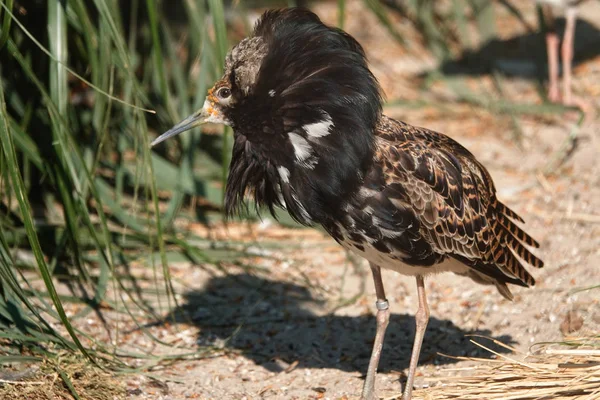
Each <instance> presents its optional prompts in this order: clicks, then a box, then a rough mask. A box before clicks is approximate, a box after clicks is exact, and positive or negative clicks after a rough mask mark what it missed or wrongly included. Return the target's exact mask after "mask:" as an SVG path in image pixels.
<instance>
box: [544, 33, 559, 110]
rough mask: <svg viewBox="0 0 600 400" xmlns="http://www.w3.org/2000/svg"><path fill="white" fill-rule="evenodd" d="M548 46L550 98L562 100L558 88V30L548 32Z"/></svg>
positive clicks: (555, 100) (554, 100)
mask: <svg viewBox="0 0 600 400" xmlns="http://www.w3.org/2000/svg"><path fill="white" fill-rule="evenodd" d="M546 48H547V51H548V80H549V85H548V99H549V100H550V101H552V102H557V101H559V100H560V90H559V88H558V35H557V34H556V31H554V30H553V31H549V32H547V33H546Z"/></svg>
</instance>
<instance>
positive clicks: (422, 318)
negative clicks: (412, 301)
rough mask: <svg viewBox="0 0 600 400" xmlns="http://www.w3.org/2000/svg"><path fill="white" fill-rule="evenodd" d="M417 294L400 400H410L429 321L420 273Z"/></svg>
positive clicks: (423, 283)
mask: <svg viewBox="0 0 600 400" xmlns="http://www.w3.org/2000/svg"><path fill="white" fill-rule="evenodd" d="M417 294H418V297H419V308H418V309H417V313H416V314H415V321H416V323H417V329H416V331H415V342H414V344H413V350H412V355H411V356H410V366H409V368H408V379H407V380H406V389H405V390H404V395H403V396H402V400H410V399H411V398H412V389H413V382H414V380H415V372H416V370H417V364H418V362H419V355H420V354H421V345H422V344H423V336H424V335H425V330H426V329H427V323H428V322H429V306H428V305H427V295H426V294H425V282H424V280H423V276H422V275H417Z"/></svg>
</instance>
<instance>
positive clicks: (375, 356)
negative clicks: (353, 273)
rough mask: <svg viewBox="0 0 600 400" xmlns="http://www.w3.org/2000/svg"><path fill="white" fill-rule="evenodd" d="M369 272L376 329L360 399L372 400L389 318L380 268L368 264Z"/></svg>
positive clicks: (388, 307) (388, 308)
mask: <svg viewBox="0 0 600 400" xmlns="http://www.w3.org/2000/svg"><path fill="white" fill-rule="evenodd" d="M370 266H371V272H372V273H373V281H374V282H375V294H376V295H377V302H376V303H375V305H376V307H377V331H376V333H375V342H374V343H373V351H372V353H371V359H370V360H369V369H368V370H367V378H366V379H365V384H364V386H363V391H362V395H361V397H360V398H361V400H373V399H374V398H375V375H377V366H378V365H379V357H380V356H381V349H382V348H383V338H384V336H385V330H386V328H387V326H388V322H389V320H390V306H389V303H388V301H387V299H386V298H385V291H384V290H383V281H382V280H381V268H379V266H378V265H375V264H373V263H371V264H370Z"/></svg>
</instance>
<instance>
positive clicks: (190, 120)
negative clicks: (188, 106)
mask: <svg viewBox="0 0 600 400" xmlns="http://www.w3.org/2000/svg"><path fill="white" fill-rule="evenodd" d="M207 117H208V115H207V113H206V111H205V110H204V108H202V109H201V110H198V111H197V112H195V113H194V114H192V115H190V116H189V117H187V118H186V119H184V120H183V121H181V122H180V123H178V124H177V125H175V126H174V127H172V128H171V129H169V130H168V131H166V132H165V133H163V134H162V135H160V136H159V137H157V138H156V139H154V140H153V141H152V143H150V147H154V146H156V145H157V144H159V143H161V142H164V141H165V140H167V139H169V138H171V137H173V136H175V135H179V134H180V133H182V132H185V131H189V130H190V129H192V128H194V127H196V126H198V125H202V124H203V123H205V122H206V118H207Z"/></svg>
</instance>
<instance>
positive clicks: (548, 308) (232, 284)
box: [128, 1, 600, 399]
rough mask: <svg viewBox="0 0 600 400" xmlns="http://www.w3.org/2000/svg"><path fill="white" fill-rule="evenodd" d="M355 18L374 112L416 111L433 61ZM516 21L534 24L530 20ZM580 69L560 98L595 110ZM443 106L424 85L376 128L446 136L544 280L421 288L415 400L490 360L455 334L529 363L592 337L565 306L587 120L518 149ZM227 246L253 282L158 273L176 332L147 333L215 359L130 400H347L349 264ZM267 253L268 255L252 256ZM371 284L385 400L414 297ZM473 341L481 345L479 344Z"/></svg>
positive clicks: (336, 253)
mask: <svg viewBox="0 0 600 400" xmlns="http://www.w3.org/2000/svg"><path fill="white" fill-rule="evenodd" d="M528 3H529V2H528ZM531 3H533V2H531ZM360 4H361V2H356V1H350V2H348V12H349V15H350V16H352V15H357V14H360V13H361V12H362V13H363V15H365V18H366V22H364V21H358V20H356V19H352V18H350V19H349V21H348V25H347V29H348V30H349V31H350V33H352V34H354V35H356V37H357V38H358V39H359V41H361V42H362V43H363V44H364V45H365V47H366V48H367V52H368V53H369V58H370V59H371V62H372V66H373V69H374V71H375V72H376V74H377V76H378V77H379V79H380V80H381V81H382V83H383V86H384V88H385V89H386V92H387V94H388V98H390V99H395V98H403V99H408V100H416V99H418V98H420V96H423V92H420V91H419V87H418V84H419V83H420V82H419V80H418V79H415V76H416V75H418V74H420V73H422V72H425V71H427V70H428V69H429V68H431V67H432V66H433V65H435V62H434V60H433V58H432V57H431V56H430V55H427V54H424V53H420V52H419V51H415V50H413V51H410V50H406V49H404V48H402V47H400V46H398V45H396V44H395V43H394V41H393V39H391V38H390V37H389V35H388V34H387V33H386V32H385V31H383V30H382V31H381V32H379V29H380V28H377V27H375V28H374V26H375V25H376V22H375V20H374V19H373V18H372V17H371V16H370V15H368V14H366V13H364V10H361V8H360V7H361V6H360ZM334 6H335V2H330V3H329V2H328V3H327V4H320V5H319V6H318V7H316V10H317V11H318V12H319V13H320V14H321V15H322V17H323V18H324V19H325V20H327V21H328V22H331V23H334V22H335V14H334V8H333V7H334ZM524 10H525V11H526V16H527V18H528V19H529V20H530V21H531V22H532V24H535V14H534V9H533V6H531V5H530V7H529V8H524ZM594 16H595V17H594ZM503 18H505V19H507V21H505V20H501V21H500V22H499V26H500V31H501V36H505V37H511V35H513V34H515V32H514V30H515V29H517V28H515V27H514V25H515V24H514V23H510V21H511V20H510V19H509V17H507V16H504V17H503ZM583 18H585V19H587V21H588V22H590V23H592V21H595V23H596V26H597V27H598V28H599V29H600V23H599V22H598V21H600V4H599V3H593V2H592V3H590V5H589V10H588V11H586V13H585V15H584V17H583ZM513 22H514V21H513ZM399 26H401V27H402V26H403V25H402V24H401V23H399ZM365 27H368V29H366V28H365ZM511 27H512V28H511ZM511 29H512V30H513V32H510V30H511ZM516 33H518V32H516ZM597 48H600V44H599V45H597ZM595 57H596V58H593V57H592V58H589V59H587V60H586V61H584V62H582V63H580V64H579V65H578V66H577V68H576V70H575V74H576V76H575V81H574V91H575V93H576V94H577V95H578V96H580V97H582V98H585V99H586V100H587V101H588V102H589V103H590V104H592V105H593V107H596V109H597V108H598V107H599V106H600V103H599V101H598V98H599V96H598V95H599V94H600V86H599V83H598V82H600V56H599V55H598V54H596V55H595ZM468 82H469V84H470V85H472V86H473V87H474V88H475V89H478V90H480V89H481V88H483V89H484V90H485V88H486V87H491V84H490V77H489V76H485V75H484V76H481V77H474V78H470V79H469V80H468ZM504 85H505V95H506V96H507V97H508V98H509V99H512V100H513V101H514V100H518V101H520V102H526V103H532V104H540V103H541V102H540V99H539V96H538V94H537V93H536V91H535V83H534V82H532V81H531V80H530V79H527V78H518V77H517V78H510V79H509V78H507V79H506V80H505V81H504ZM450 93H451V92H450V91H449V90H448V88H447V86H446V85H444V84H435V85H433V87H432V88H431V89H430V90H429V91H428V92H427V93H426V96H427V98H428V99H436V102H437V103H438V104H441V106H440V107H433V106H428V107H414V108H409V107H394V108H390V109H388V113H389V114H391V115H392V116H394V117H398V118H401V119H403V120H405V121H407V122H409V123H412V124H415V125H420V126H427V127H429V128H432V129H436V130H439V131H442V132H445V133H446V134H448V135H450V136H452V137H453V138H455V139H457V140H458V141H459V142H461V143H462V144H464V145H465V146H466V147H467V148H469V149H470V150H471V151H472V152H473V153H474V154H475V155H476V156H477V157H478V158H479V159H480V160H481V161H482V162H483V164H484V165H486V166H487V168H488V169H489V170H490V172H491V174H492V175H493V177H494V179H495V182H496V186H497V188H498V191H499V197H500V198H501V199H502V200H503V201H504V202H506V203H507V204H508V205H509V206H510V207H511V208H513V209H514V210H516V211H517V212H518V213H519V214H520V215H522V216H523V217H524V218H525V220H526V221H527V224H526V226H525V227H526V229H527V231H528V232H529V233H530V234H532V235H533V236H534V237H535V238H537V239H538V241H539V242H540V243H541V248H540V249H538V250H537V251H536V254H538V255H539V256H540V257H541V258H543V259H544V261H545V263H546V266H545V268H543V269H542V270H532V273H533V275H534V276H535V277H536V279H537V285H536V286H535V287H534V288H532V289H523V288H513V289H512V290H513V292H514V293H515V300H514V302H509V301H506V300H504V299H503V298H502V297H501V296H500V295H499V294H497V293H496V292H495V290H493V289H490V288H489V287H481V286H476V285H474V284H473V283H472V282H471V281H470V280H467V279H465V278H461V277H458V276H454V275H451V274H444V275H439V276H432V277H428V279H427V281H426V288H427V292H428V299H429V304H430V308H431V321H430V324H429V328H428V330H427V334H426V337H425V341H424V347H423V350H422V353H421V359H420V366H419V369H418V377H417V381H416V387H417V390H416V392H415V398H419V397H420V392H419V390H418V388H420V387H423V386H426V385H435V384H436V382H437V380H438V379H439V377H441V376H447V375H449V374H460V373H465V372H464V371H463V372H461V371H460V369H461V368H462V367H464V366H466V365H469V362H465V361H461V362H457V360H455V359H452V358H449V357H445V356H443V355H442V354H446V355H450V356H463V355H467V356H477V357H484V358H489V357H492V355H491V354H490V353H488V352H487V351H485V350H482V349H480V348H478V347H477V346H475V345H474V344H472V343H471V342H470V339H472V337H469V336H468V335H482V336H485V337H489V338H495V339H497V340H500V341H502V342H504V343H507V344H510V345H511V346H513V347H515V348H516V349H518V350H519V351H522V352H524V353H527V352H529V351H534V350H535V347H532V345H534V344H535V343H539V342H544V341H561V340H563V338H564V337H565V335H566V336H571V335H574V336H583V335H589V334H594V333H595V334H598V332H600V307H599V304H598V303H599V299H600V289H596V290H591V291H586V292H576V291H575V290H576V289H580V288H584V287H587V286H590V285H594V284H595V285H598V284H600V268H599V262H600V162H599V160H598V157H599V154H600V152H599V150H600V147H599V146H600V121H599V120H598V118H597V117H596V115H594V112H595V111H592V112H591V114H588V118H587V120H586V122H585V123H584V124H583V125H582V126H581V128H580V129H576V116H574V115H570V114H560V115H559V114H556V115H547V116H545V117H539V116H519V117H518V118H519V122H520V126H521V129H522V135H523V137H522V147H523V148H522V149H519V148H518V147H517V146H516V145H515V141H514V139H513V132H514V129H513V126H512V122H511V118H510V116H508V115H497V114H494V113H492V112H489V111H485V110H483V109H481V108H476V107H471V106H467V105H460V104H456V102H453V98H452V95H451V94H450ZM490 96H491V95H490ZM574 129H576V132H577V135H578V141H577V147H576V150H575V151H574V152H573V154H572V156H571V157H570V158H569V159H568V160H567V162H566V163H565V164H564V166H563V167H562V168H561V169H560V170H556V171H555V172H556V173H555V174H550V175H547V176H543V175H542V174H541V173H540V170H542V169H543V168H544V167H545V166H546V165H547V163H548V162H549V160H551V158H552V157H553V154H555V152H556V151H557V150H558V149H559V148H560V147H561V145H562V144H563V143H564V142H565V139H566V138H567V136H568V135H569V133H570V132H571V131H572V130H574ZM230 231H231V232H234V231H237V232H238V235H242V236H244V235H246V237H247V238H248V237H252V238H254V239H253V240H254V244H253V247H254V248H255V250H256V252H257V254H259V253H260V254H262V255H264V256H265V257H257V258H256V259H254V260H253V264H254V267H252V268H246V269H244V268H240V267H236V266H228V267H226V272H227V273H225V272H223V271H217V270H216V269H215V268H210V267H202V266H197V265H188V264H176V265H172V273H173V275H174V277H175V281H176V283H177V285H176V287H177V290H178V293H179V298H180V303H181V304H180V308H179V309H177V310H175V311H174V312H173V315H174V316H175V317H176V319H177V321H180V322H179V323H177V324H173V323H170V324H168V325H161V326H158V327H153V328H152V329H153V332H154V333H155V334H156V335H158V336H159V337H160V338H163V339H165V338H171V339H173V340H178V341H180V342H181V343H182V344H185V345H191V346H194V345H195V344H198V345H211V346H214V349H215V352H214V353H213V354H214V356H212V357H208V358H205V359H199V360H194V361H185V362H180V363H177V364H175V365H172V366H169V367H167V368H165V369H162V370H159V371H155V372H156V374H157V376H158V381H155V380H149V379H148V378H144V377H136V378H128V389H129V391H130V394H131V396H132V397H133V398H137V399H184V398H199V399H255V398H265V399H311V398H312V399H353V398H358V395H359V394H360V389H361V387H362V384H363V378H364V376H363V374H364V373H365V372H366V369H367V363H368V358H369V355H370V351H371V344H372V340H373V337H374V332H375V317H374V312H375V307H374V302H375V297H374V289H373V285H372V281H371V277H370V272H369V269H368V267H367V265H366V262H364V261H362V260H358V259H352V258H349V257H348V255H347V254H346V253H345V252H344V251H343V250H342V249H341V248H339V247H338V246H337V245H336V244H335V243H334V242H333V241H332V240H331V239H328V238H327V237H325V236H323V235H322V234H320V233H319V232H316V231H314V230H301V231H294V230H287V229H283V228H281V227H278V226H277V225H275V224H273V223H270V221H269V220H266V221H265V222H264V223H263V224H260V225H252V226H245V225H242V226H241V227H240V226H238V227H232V228H230ZM240 232H242V233H240ZM273 240H276V241H278V242H279V243H280V244H281V250H273V249H267V248H262V247H261V243H263V242H267V241H268V242H270V243H272V242H273ZM384 281H385V286H386V290H387V294H388V298H389V300H390V303H391V312H392V316H391V322H390V325H389V328H388V331H387V336H386V340H385V346H384V351H383V356H382V360H381V364H380V373H379V375H378V379H377V388H378V392H379V395H380V396H382V397H388V398H394V397H392V396H396V395H398V394H399V393H400V390H401V382H402V381H404V380H405V373H406V369H407V366H408V360H409V357H410V348H411V345H412V337H413V334H414V312H415V310H416V285H415V282H414V280H413V279H412V278H408V277H404V276H400V275H398V274H396V273H394V272H389V271H384ZM140 340H143V339H140ZM165 340H167V339H165ZM478 340H479V341H481V342H482V343H486V345H488V344H489V340H487V339H484V338H481V339H478ZM167 341H168V340H167ZM495 348H496V349H499V348H498V347H497V346H496V347H495ZM499 351H506V350H499Z"/></svg>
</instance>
